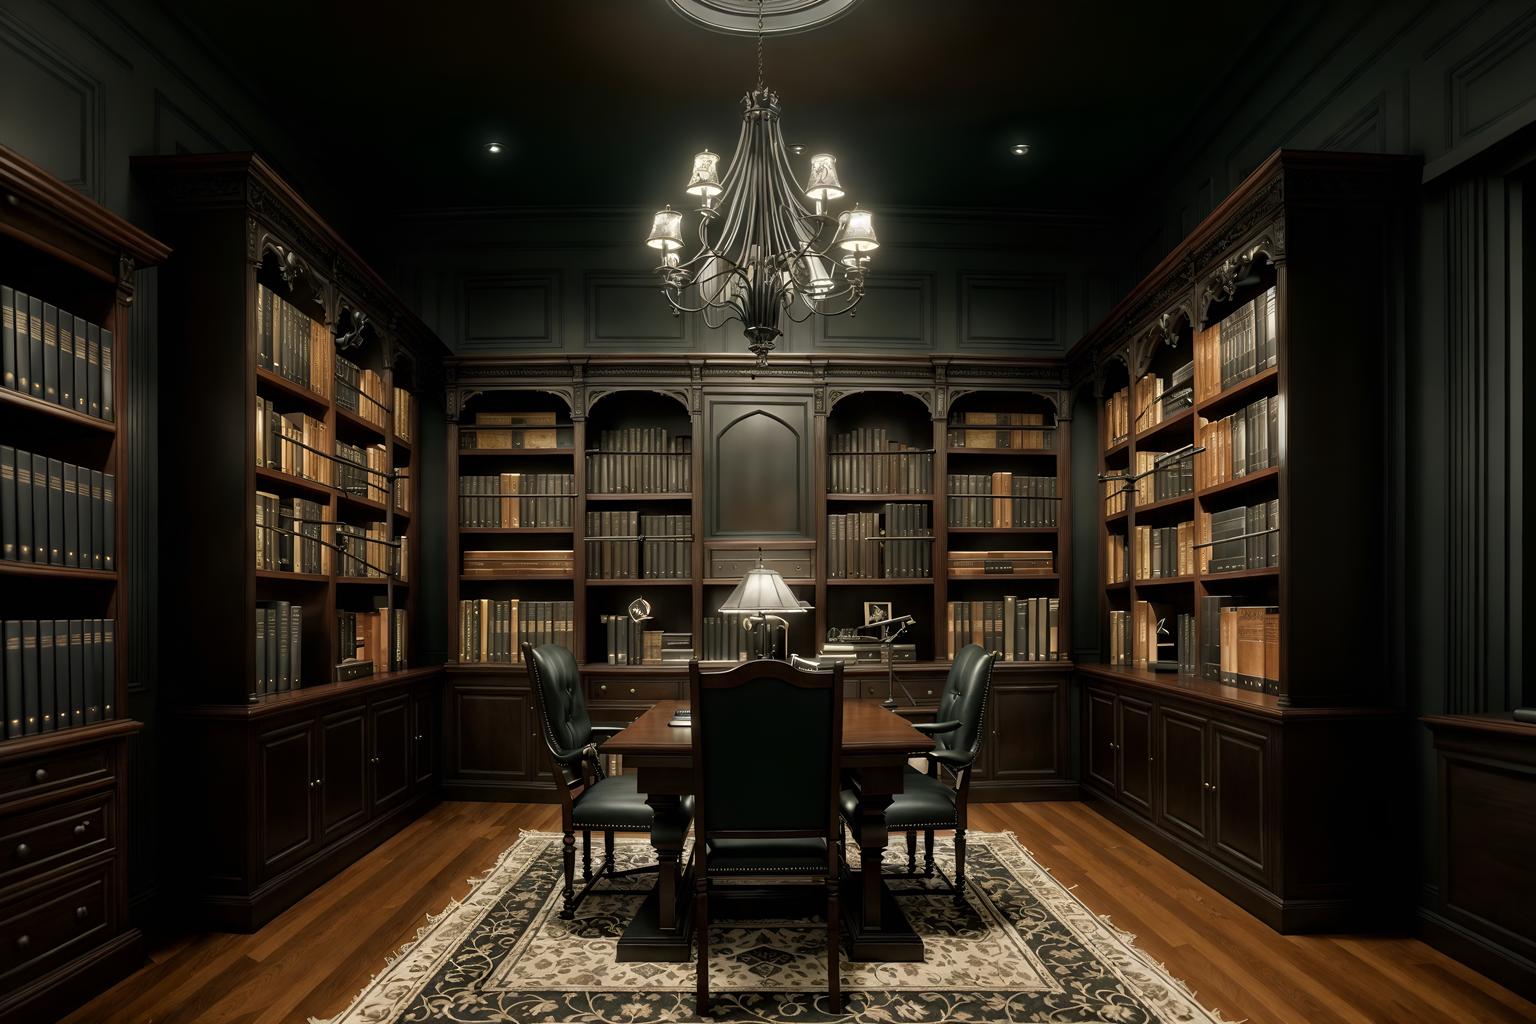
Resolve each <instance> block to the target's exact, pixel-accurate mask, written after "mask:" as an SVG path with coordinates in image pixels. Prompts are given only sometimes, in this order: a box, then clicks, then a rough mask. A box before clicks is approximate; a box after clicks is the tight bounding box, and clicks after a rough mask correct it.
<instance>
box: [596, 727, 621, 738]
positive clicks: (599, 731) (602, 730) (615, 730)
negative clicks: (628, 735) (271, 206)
mask: <svg viewBox="0 0 1536 1024" xmlns="http://www.w3.org/2000/svg"><path fill="white" fill-rule="evenodd" d="M626 728H628V726H623V725H594V726H593V727H592V737H593V738H594V739H596V738H598V737H601V738H602V739H605V740H606V739H610V738H611V737H614V736H617V735H618V734H619V733H621V732H623V731H624V730H625V729H626Z"/></svg>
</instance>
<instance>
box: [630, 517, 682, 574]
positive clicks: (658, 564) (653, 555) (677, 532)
mask: <svg viewBox="0 0 1536 1024" xmlns="http://www.w3.org/2000/svg"><path fill="white" fill-rule="evenodd" d="M640 535H641V543H642V545H643V551H642V555H643V557H642V558H641V565H642V567H643V568H644V575H645V578H646V579H648V580H685V579H688V578H689V577H691V576H692V575H693V516H691V515H687V514H681V515H647V516H641V517H640Z"/></svg>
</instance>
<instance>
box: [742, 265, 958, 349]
mask: <svg viewBox="0 0 1536 1024" xmlns="http://www.w3.org/2000/svg"><path fill="white" fill-rule="evenodd" d="M934 285H935V282H934V275H933V274H921V273H907V274H900V273H891V274H887V273H883V272H873V271H872V272H871V273H870V275H869V283H868V285H867V286H866V288H865V290H864V299H863V301H862V302H860V303H859V305H858V306H857V308H855V309H854V311H853V312H852V313H851V314H847V315H844V316H836V317H822V316H817V317H813V318H812V320H813V325H812V338H811V347H812V348H813V349H815V350H818V351H827V350H831V351H848V352H859V351H865V350H869V349H874V350H877V351H886V350H891V349H896V350H900V351H904V352H906V351H916V352H925V351H931V350H936V349H939V348H941V347H942V345H940V343H939V338H938V330H937V319H936V316H935V310H934V291H935V287H934ZM743 345H745V342H743Z"/></svg>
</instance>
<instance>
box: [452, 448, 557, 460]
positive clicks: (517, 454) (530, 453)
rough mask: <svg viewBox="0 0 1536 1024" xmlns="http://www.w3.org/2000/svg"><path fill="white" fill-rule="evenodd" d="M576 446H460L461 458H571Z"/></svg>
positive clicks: (459, 453)
mask: <svg viewBox="0 0 1536 1024" xmlns="http://www.w3.org/2000/svg"><path fill="white" fill-rule="evenodd" d="M575 454H576V449H574V448H460V449H459V450H458V455H459V458H461V459H554V458H570V457H571V456H573V455H575Z"/></svg>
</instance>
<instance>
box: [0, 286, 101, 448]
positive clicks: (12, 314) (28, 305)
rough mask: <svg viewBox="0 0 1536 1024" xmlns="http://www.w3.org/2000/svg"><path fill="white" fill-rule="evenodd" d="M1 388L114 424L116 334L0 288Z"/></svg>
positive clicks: (16, 291)
mask: <svg viewBox="0 0 1536 1024" xmlns="http://www.w3.org/2000/svg"><path fill="white" fill-rule="evenodd" d="M0 384H3V386H4V387H5V389H6V390H7V391H14V392H16V393H17V394H22V395H27V396H29V397H32V398H36V399H39V400H41V401H44V402H51V403H53V404H54V405H58V406H60V407H61V408H65V409H72V410H74V411H75V412H77V413H80V414H82V415H85V416H94V417H96V418H97V419H101V420H111V419H112V417H113V411H112V403H113V397H112V387H113V383H112V332H111V331H109V330H106V329H105V328H103V327H99V326H97V325H96V324H93V323H91V322H90V321H88V320H85V319H83V318H81V317H78V316H74V315H73V314H71V313H68V312H66V311H65V310H62V309H59V308H58V307H57V306H55V305H53V304H52V303H51V302H44V301H43V300H42V299H40V298H38V297H37V296H35V295H28V294H26V293H25V292H23V291H20V290H18V289H15V288H12V287H10V286H9V285H0Z"/></svg>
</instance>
